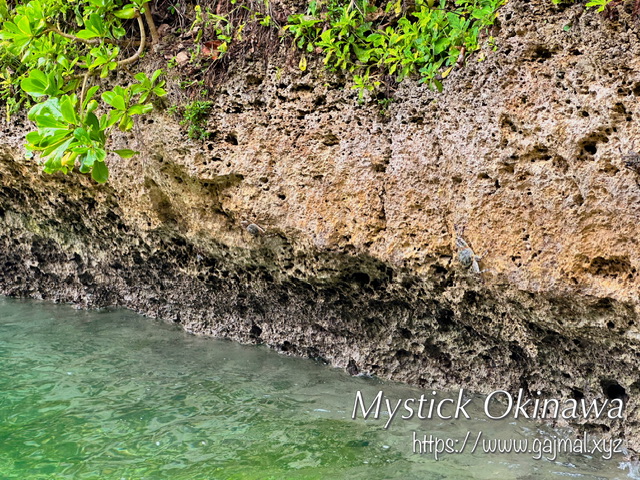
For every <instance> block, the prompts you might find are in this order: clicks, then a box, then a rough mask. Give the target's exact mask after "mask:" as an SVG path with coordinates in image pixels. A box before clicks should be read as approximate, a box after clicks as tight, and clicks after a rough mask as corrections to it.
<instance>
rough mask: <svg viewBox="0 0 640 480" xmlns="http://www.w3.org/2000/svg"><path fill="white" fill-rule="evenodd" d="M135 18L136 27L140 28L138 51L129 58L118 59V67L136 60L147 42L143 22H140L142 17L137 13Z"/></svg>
mask: <svg viewBox="0 0 640 480" xmlns="http://www.w3.org/2000/svg"><path fill="white" fill-rule="evenodd" d="M146 11H147V10H146V9H145V12H146ZM136 20H138V28H140V45H139V46H138V51H137V52H136V53H134V54H133V55H132V56H130V57H129V58H125V59H124V60H120V61H119V62H118V66H119V67H121V66H123V65H129V64H130V63H133V62H135V61H137V60H138V59H139V58H140V55H142V52H144V47H145V45H146V43H147V34H146V33H145V31H144V23H143V22H142V17H141V16H140V15H138V16H137V17H136Z"/></svg>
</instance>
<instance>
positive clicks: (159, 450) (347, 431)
mask: <svg viewBox="0 0 640 480" xmlns="http://www.w3.org/2000/svg"><path fill="white" fill-rule="evenodd" d="M0 371H1V372H2V375H1V376H0V392H1V393H0V478H1V479H14V478H15V479H21V480H22V479H29V480H31V479H43V480H44V479H47V480H51V479H136V480H138V479H172V480H180V479H198V480H199V479H342V478H349V479H367V480H375V479H395V478H397V479H467V478H468V479H512V478H513V479H523V480H524V479H545V478H563V477H569V478H588V479H595V478H602V479H614V478H618V479H627V478H638V477H637V472H635V473H634V472H631V470H632V469H633V468H634V467H633V466H630V465H629V464H626V463H624V459H623V456H622V455H616V454H614V456H613V458H611V459H609V460H604V459H602V458H600V456H599V455H591V456H587V455H575V454H574V455H571V454H559V455H558V458H557V459H556V460H554V461H550V460H545V459H541V460H534V459H533V458H532V457H533V455H532V454H529V453H523V454H513V453H512V454H489V453H483V452H481V451H476V453H474V454H470V453H468V450H465V453H463V454H442V455H441V456H440V458H439V460H437V461H436V460H435V459H434V455H433V453H430V454H417V453H412V433H413V432H414V431H416V432H417V433H418V435H419V436H420V437H421V438H422V435H424V434H427V435H429V434H430V435H434V436H438V437H439V438H452V439H458V440H459V441H460V440H461V439H463V438H464V437H465V435H466V434H467V432H470V435H471V438H472V439H473V438H475V436H476V435H477V432H478V431H482V432H483V438H494V437H500V438H502V439H509V438H514V439H527V440H528V441H533V440H534V439H536V438H538V439H544V438H550V437H551V436H554V435H563V434H565V433H563V432H554V431H553V430H551V429H549V428H547V427H545V426H544V425H540V424H538V423H535V422H533V421H527V422H519V423H516V422H514V421H513V419H511V421H507V420H504V421H491V420H487V419H486V417H483V416H482V415H481V414H479V413H478V415H477V419H475V420H466V419H459V420H446V421H445V420H439V419H431V420H417V419H412V420H401V419H395V420H394V421H393V422H392V423H391V425H390V427H389V429H387V430H385V429H384V428H383V427H384V422H385V421H386V420H387V418H388V417H387V416H383V418H381V419H379V420H375V419H368V420H363V419H362V418H361V416H359V417H358V418H357V419H356V420H352V419H351V413H352V410H353V408H354V400H355V394H356V391H358V390H360V391H361V392H362V394H363V396H364V398H365V399H366V402H367V404H369V403H370V402H371V401H372V400H373V398H374V396H375V395H376V394H377V393H378V391H380V390H382V391H383V392H384V395H385V396H386V397H388V398H391V399H392V400H394V401H395V400H396V399H399V398H410V397H419V396H420V394H421V393H424V392H423V391H422V390H418V389H414V388H409V387H406V386H403V385H397V384H393V383H388V382H381V381H379V380H375V379H368V378H353V377H350V376H348V375H346V374H345V373H343V372H342V371H338V370H336V369H332V368H329V367H327V366H323V365H320V364H318V363H316V362H313V361H311V360H304V359H296V358H289V357H285V356H282V355H278V354H277V353H275V352H273V351H270V350H268V349H267V348H264V347H252V346H240V345H237V344H235V343H231V342H225V341H219V340H212V339H205V338H199V337H194V336H191V335H188V334H185V333H184V332H182V331H181V330H180V329H179V328H177V327H173V326H170V325H165V324H162V323H158V322H154V321H152V320H149V319H147V318H143V317H140V316H138V315H135V314H133V313H130V312H127V311H122V310H114V311H100V312H95V311H93V312H86V311H78V310H74V309H72V308H70V307H67V306H60V305H50V304H46V303H41V302H31V301H21V300H14V299H5V298H1V297H0ZM429 393H430V392H429ZM438 395H440V398H444V397H446V396H447V394H445V393H440V392H439V393H438ZM456 396H457V392H454V393H450V394H449V397H451V398H455V397H456ZM480 404H482V402H480Z"/></svg>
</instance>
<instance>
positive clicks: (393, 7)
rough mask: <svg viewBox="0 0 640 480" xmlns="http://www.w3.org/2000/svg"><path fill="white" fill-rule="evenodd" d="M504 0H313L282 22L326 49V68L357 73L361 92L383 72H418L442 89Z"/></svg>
mask: <svg viewBox="0 0 640 480" xmlns="http://www.w3.org/2000/svg"><path fill="white" fill-rule="evenodd" d="M502 3H503V0H456V1H454V2H447V1H446V0H440V2H439V3H436V2H435V0H416V2H415V4H414V5H413V6H412V8H411V9H403V6H402V5H403V3H402V2H401V0H396V1H391V2H389V3H387V4H386V5H385V6H384V8H383V7H378V6H376V5H375V4H372V3H369V1H368V0H353V1H350V2H349V3H343V2H342V1H341V0H329V1H328V2H327V3H326V4H321V3H320V2H319V1H315V0H314V1H312V2H311V3H310V4H309V7H308V9H307V12H305V13H304V14H296V15H292V16H290V17H289V23H288V24H287V25H286V26H285V27H284V28H285V30H288V31H289V32H291V33H292V34H293V37H294V41H295V43H296V45H297V46H298V47H299V48H301V49H304V50H306V51H307V52H314V51H320V52H322V53H324V63H325V65H327V67H328V68H330V69H334V70H344V71H347V72H351V73H353V74H354V88H357V89H358V90H360V97H361V98H362V93H363V92H364V91H366V90H374V89H375V88H376V87H377V86H378V85H379V84H380V78H381V77H382V76H384V75H392V76H394V77H395V78H396V80H398V81H401V80H403V79H404V78H407V77H409V76H412V75H417V76H419V77H420V78H421V81H422V82H425V83H428V84H429V85H430V86H431V87H432V88H437V89H441V88H442V84H441V80H442V78H444V77H446V76H447V75H448V74H449V72H450V71H451V70H452V69H453V67H454V66H455V65H456V64H457V63H458V62H459V60H460V59H461V58H463V56H464V55H465V53H466V54H468V53H470V52H473V51H475V50H477V49H478V48H479V38H480V34H481V32H482V31H483V30H485V29H486V28H487V27H489V26H491V25H492V24H493V22H494V20H495V18H496V15H497V10H498V8H499V7H500V6H501V5H502Z"/></svg>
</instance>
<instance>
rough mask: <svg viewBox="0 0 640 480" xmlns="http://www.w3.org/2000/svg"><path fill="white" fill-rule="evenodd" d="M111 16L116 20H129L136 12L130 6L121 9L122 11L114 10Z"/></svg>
mask: <svg viewBox="0 0 640 480" xmlns="http://www.w3.org/2000/svg"><path fill="white" fill-rule="evenodd" d="M113 14H114V15H115V16H116V17H118V18H124V19H127V20H131V19H132V18H135V17H136V16H137V14H138V11H137V10H136V9H135V8H134V7H133V6H131V5H128V6H127V7H125V8H123V9H122V10H116V11H115V12H113Z"/></svg>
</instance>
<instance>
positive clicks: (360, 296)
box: [0, 0, 640, 451]
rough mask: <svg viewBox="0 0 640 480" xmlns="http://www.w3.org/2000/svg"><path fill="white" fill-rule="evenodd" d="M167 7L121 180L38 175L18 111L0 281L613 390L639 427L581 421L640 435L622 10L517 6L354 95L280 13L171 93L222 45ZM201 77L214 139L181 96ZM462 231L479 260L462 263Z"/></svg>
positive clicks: (637, 86) (636, 196)
mask: <svg viewBox="0 0 640 480" xmlns="http://www.w3.org/2000/svg"><path fill="white" fill-rule="evenodd" d="M301 8H303V6H301V5H289V4H288V3H287V2H283V3H274V6H273V9H274V12H273V15H272V16H271V17H272V18H273V19H274V21H276V22H280V23H282V22H284V21H286V18H287V17H288V16H289V15H293V14H295V13H300V12H301ZM163 9H166V7H165V6H164V5H163V4H162V2H158V3H157V4H154V6H152V12H154V15H155V16H156V20H157V22H156V23H158V24H159V25H160V26H159V31H160V32H161V33H162V32H163V30H167V29H170V30H171V32H172V33H171V34H166V33H165V37H164V38H165V39H168V40H165V44H163V45H161V46H160V47H158V48H157V49H155V50H154V49H152V50H150V51H149V52H148V56H147V57H146V58H145V59H144V62H143V63H142V64H140V69H147V70H148V73H149V74H151V72H153V71H155V70H156V68H157V67H158V64H159V63H160V64H162V66H163V67H166V66H167V65H166V64H167V63H171V59H172V58H174V57H175V60H173V64H174V65H173V67H171V68H173V70H172V69H171V68H169V69H168V70H167V73H166V81H167V85H166V89H167V91H168V94H167V96H166V97H164V100H158V101H157V102H156V103H157V105H156V107H157V108H156V109H155V110H154V111H153V112H147V113H146V114H145V115H144V116H141V117H140V120H139V122H138V123H137V126H135V127H134V128H133V129H124V130H125V131H124V132H120V131H119V130H116V131H114V133H113V136H112V141H113V150H114V151H115V150H121V151H122V150H125V149H127V150H131V151H137V152H140V153H139V154H138V155H136V156H133V157H129V158H116V157H113V158H111V157H108V158H106V165H108V168H109V172H110V179H109V182H108V183H106V184H102V185H97V184H96V183H95V182H94V181H92V179H91V178H90V177H87V176H83V175H81V174H80V173H77V172H75V171H73V172H71V173H70V174H69V175H63V174H62V173H56V174H54V175H47V174H43V173H41V172H40V168H39V167H38V165H37V160H36V159H28V158H25V155H24V150H23V147H22V144H23V143H24V140H23V139H24V135H25V134H26V133H27V132H28V131H29V130H30V129H31V126H30V125H29V124H28V122H27V120H26V119H25V118H23V117H22V116H20V114H15V115H13V116H12V117H11V119H10V120H9V121H8V122H7V120H6V119H5V120H3V122H4V123H3V125H2V129H3V137H2V142H1V145H0V265H2V268H1V269H0V292H1V293H3V294H7V295H15V296H26V297H33V298H43V299H49V300H54V301H58V302H71V303H74V304H76V305H79V306H83V307H104V306H109V305H117V306H123V307H127V308H130V309H132V310H135V311H137V312H140V313H143V314H145V315H149V316H153V317H157V318H161V319H164V320H167V321H171V322H175V323H179V324H181V325H182V326H183V327H184V328H185V329H186V330H188V331H191V332H194V333H198V334H206V335H213V336H216V337H225V338H230V339H234V340H238V341H241V342H246V343H265V344H268V345H270V346H271V347H273V348H275V349H277V350H279V351H282V352H287V353H289V354H295V355H302V356H308V357H312V358H317V359H320V360H322V361H325V362H328V363H330V364H332V365H336V366H339V367H343V368H347V369H348V371H349V372H350V373H352V374H359V373H363V374H372V375H377V376H379V377H382V378H391V379H395V380H401V381H405V382H408V383H411V384H413V385H418V386H421V387H425V388H438V389H446V388H460V387H464V388H466V389H468V390H471V391H476V392H479V393H489V392H492V391H495V390H496V389H504V390H507V391H511V392H518V391H519V390H520V389H522V391H523V392H524V394H525V395H529V396H533V395H536V392H538V391H540V392H542V397H543V398H561V399H574V400H578V401H580V400H581V399H585V400H586V401H588V402H591V401H593V400H598V401H600V402H604V401H606V400H608V401H612V400H615V399H619V400H622V401H623V402H624V415H625V418H624V420H620V419H615V418H614V419H611V418H608V417H606V416H603V417H600V418H597V419H593V418H590V419H588V420H584V421H582V423H583V427H584V429H586V430H587V431H588V432H591V433H597V434H600V435H605V436H612V437H616V438H624V439H625V441H626V442H627V444H628V445H629V447H631V448H632V449H634V450H636V451H637V450H638V448H640V437H638V433H637V432H638V426H639V421H640V410H639V403H638V396H639V395H640V383H639V380H638V379H639V375H638V373H639V370H638V366H639V364H640V357H639V353H640V330H639V318H638V309H639V297H638V291H639V287H640V278H639V276H638V269H639V268H640V262H639V260H638V247H637V245H638V233H639V232H638V221H639V219H640V188H639V187H638V183H637V182H638V178H637V172H636V171H634V169H633V168H632V167H633V163H632V162H633V158H632V157H629V156H625V155H623V154H621V153H620V152H621V151H622V152H627V151H629V150H633V149H634V145H637V143H635V144H634V141H635V140H637V139H638V137H639V136H640V128H639V127H638V123H637V121H636V118H635V117H636V116H637V104H638V96H639V95H640V83H639V80H638V78H639V75H640V63H639V62H638V60H637V59H638V58H640V56H639V54H640V51H639V50H640V48H639V47H638V38H637V32H638V27H637V25H636V17H637V15H636V12H634V10H633V5H632V3H629V2H622V3H619V2H613V3H611V4H610V5H609V6H608V7H607V9H605V13H606V12H608V13H607V15H603V14H602V13H599V12H597V11H595V10H586V11H585V9H584V5H583V4H580V3H576V4H571V3H561V4H558V5H554V4H553V3H551V2H546V1H535V2H529V1H521V0H520V1H519V0H514V1H511V2H509V3H507V4H505V5H504V6H502V7H501V8H500V10H499V11H498V16H497V18H496V22H495V25H493V26H492V27H491V30H490V32H489V31H487V32H485V34H484V35H485V36H484V37H482V38H483V39H485V40H486V41H482V42H481V43H480V44H479V45H478V46H479V49H478V50H477V51H476V52H475V53H473V55H471V54H469V55H468V56H467V57H466V59H465V61H464V65H462V64H460V65H458V64H457V62H458V56H459V54H460V50H458V56H456V58H455V59H452V60H451V64H453V65H457V67H456V68H452V69H451V70H450V71H449V72H447V75H446V78H442V80H443V81H442V92H440V91H438V88H436V89H432V88H429V85H428V84H421V83H419V81H418V79H417V77H416V78H413V77H410V76H409V78H407V79H405V80H404V81H402V82H397V79H395V80H394V79H386V80H385V82H386V83H384V84H382V83H381V85H380V88H381V89H382V90H380V91H378V90H372V91H369V90H366V94H365V95H362V96H361V95H359V91H358V89H357V88H355V89H353V88H351V87H352V86H354V83H353V79H352V78H351V77H349V75H348V72H346V73H345V72H342V71H340V70H338V71H335V72H332V71H327V70H326V69H325V68H324V66H323V64H322V59H321V57H320V56H318V55H317V54H316V52H315V50H314V49H312V50H313V51H307V52H306V53H305V54H304V55H305V63H304V65H303V66H304V68H301V63H300V58H301V57H300V55H302V54H301V53H300V52H296V51H295V50H294V49H293V47H292V48H283V47H280V48H275V47H274V48H271V47H269V46H268V45H269V41H271V40H273V38H272V37H269V36H268V35H267V33H264V32H267V31H270V30H268V29H269V28H273V27H269V26H264V25H260V26H259V27H260V28H265V29H267V30H264V31H263V33H264V36H263V37H258V38H259V39H260V41H258V40H256V43H255V45H254V50H253V51H252V50H251V48H250V45H249V44H246V43H241V42H239V43H238V44H233V42H231V43H229V50H228V55H225V56H222V57H221V58H220V60H218V59H217V57H216V59H213V60H209V61H211V62H213V63H211V64H206V63H205V64H202V65H200V64H198V65H197V70H194V71H193V72H192V73H191V81H195V82H196V83H195V84H191V83H190V84H188V85H185V84H184V83H183V84H182V86H183V87H184V88H180V83H181V82H184V81H185V80H184V77H185V75H186V76H188V75H189V74H190V73H189V72H190V70H189V69H190V68H194V69H195V68H196V67H195V66H193V65H192V64H191V63H190V57H188V56H187V57H186V60H185V56H182V57H180V58H179V59H178V54H179V53H180V51H182V50H179V49H178V46H179V45H182V47H183V49H184V50H185V51H189V50H188V46H189V45H192V44H193V45H196V44H197V42H202V41H214V40H210V39H208V38H204V37H202V36H201V38H200V39H197V37H198V30H197V29H195V30H189V28H190V25H186V24H185V25H183V26H182V27H181V28H182V29H183V30H182V32H178V31H177V28H178V26H176V25H174V24H170V23H171V20H172V17H170V14H168V13H166V12H164V10H163ZM266 13H267V12H263V15H265V14H266ZM261 18H262V17H261ZM262 20H264V18H262ZM165 21H166V22H167V23H165V25H168V26H167V27H166V28H164V27H162V24H161V22H165ZM202 21H204V20H202ZM267 23H268V22H267ZM203 25H204V24H203ZM202 28H204V30H202V29H201V31H204V32H205V33H206V32H209V30H206V28H209V27H204V26H203V27H202ZM211 28H214V27H211ZM215 28H222V27H215ZM215 28H214V30H215ZM260 28H258V26H256V32H259V31H262V30H260ZM185 29H186V30H185ZM185 31H186V32H187V33H189V32H191V33H190V35H191V36H187V35H185ZM216 32H217V30H216ZM489 34H490V35H489ZM216 35H218V37H217V38H219V39H220V38H222V37H220V35H228V34H225V33H224V32H223V33H216ZM269 35H271V34H269ZM172 36H173V37H172ZM489 36H491V40H490V41H489ZM246 38H251V37H249V36H248V37H246ZM275 38H276V39H277V35H276V37H275ZM269 39H271V40H269ZM216 41H218V40H216ZM219 41H220V42H221V43H220V45H222V41H223V40H219ZM276 41H277V40H276ZM189 42H192V43H189ZM285 42H286V40H285ZM203 45H204V44H203ZM233 45H236V46H235V47H234V46H233ZM207 48H209V49H211V48H213V44H210V45H209V46H208V47H207ZM216 48H218V47H216ZM233 48H238V49H239V50H237V52H236V53H237V54H236V55H232V53H233ZM269 48H271V50H269ZM163 49H165V50H163ZM163 52H170V53H169V54H167V53H163ZM200 52H202V48H201V49H200ZM240 52H241V53H242V55H240V54H239V53H240ZM264 52H268V53H269V55H265V53H264ZM199 54H200V53H198V54H197V55H199ZM197 55H195V57H194V58H197ZM356 55H357V53H356ZM166 56H168V57H169V58H165V57H166ZM182 60H184V62H182V64H181V61H182ZM478 60H482V61H478ZM216 62H218V63H216ZM450 66H451V65H450ZM205 67H206V68H205ZM458 67H459V68H458ZM444 71H445V69H444V68H443V70H442V72H441V73H440V75H441V77H442V76H443V75H442V73H444ZM203 72H204V73H203ZM372 72H373V71H372ZM370 73H371V72H370ZM117 75H120V74H117ZM180 75H182V77H180ZM434 78H436V77H435V76H434ZM212 79H215V82H214V81H213V80H212ZM112 80H113V78H112V77H109V78H107V80H105V81H112ZM198 82H202V83H201V84H199V83H198ZM427 83H428V82H427ZM203 89H206V90H207V91H206V99H204V97H203V99H204V100H203V101H207V102H210V107H207V108H208V113H209V116H208V118H207V120H206V122H205V123H204V124H203V123H202V122H201V121H199V125H198V127H199V128H201V129H202V132H205V131H206V132H207V134H206V135H202V136H201V138H206V140H202V141H201V140H196V139H190V138H189V136H188V135H187V133H186V131H185V129H184V128H183V127H182V126H181V125H180V124H179V122H180V119H176V118H175V116H172V114H171V113H170V112H169V111H168V110H167V109H166V108H165V107H166V106H167V105H171V104H178V103H180V102H183V103H182V104H186V102H187V101H193V99H190V100H189V96H190V95H196V96H197V95H199V94H200V93H203V92H201V90H203ZM194 92H196V93H194ZM383 93H384V95H383ZM376 95H381V97H380V98H377V96H376ZM385 96H386V97H387V98H392V99H393V101H389V102H385V103H384V111H382V112H381V105H380V103H379V100H382V99H383V97H385ZM358 97H360V99H361V102H358ZM125 157H127V155H125ZM243 222H246V223H243ZM251 225H255V226H256V227H257V228H259V229H260V230H255V229H254V230H255V231H256V232H257V234H254V233H253V232H252V231H250V230H249V227H250V226H251ZM454 225H461V226H465V227H466V229H465V232H464V241H465V243H466V244H467V246H469V245H471V246H473V251H474V252H475V253H474V256H475V254H478V253H481V252H483V251H485V250H488V253H487V255H486V256H485V257H483V259H482V262H481V263H482V269H483V270H484V269H486V270H488V271H486V272H484V273H482V274H481V275H478V274H477V273H476V272H474V271H473V270H470V269H468V268H465V267H464V266H463V265H460V263H459V261H458V252H457V250H458V249H457V248H456V242H455V239H456V232H455V227H454ZM577 422H578V423H581V420H580V419H578V421H577Z"/></svg>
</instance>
